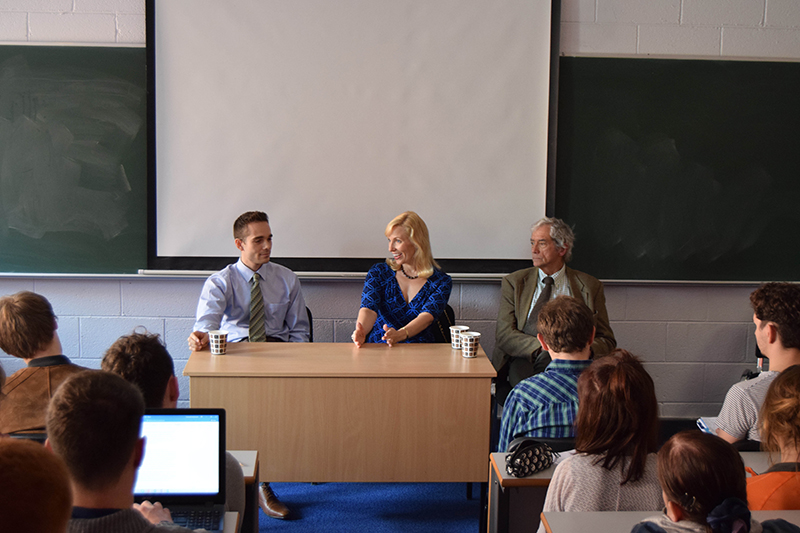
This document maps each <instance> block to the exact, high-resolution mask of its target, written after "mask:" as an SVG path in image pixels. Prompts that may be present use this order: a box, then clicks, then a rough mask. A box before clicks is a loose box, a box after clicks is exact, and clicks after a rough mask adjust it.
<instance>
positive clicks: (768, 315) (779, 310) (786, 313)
mask: <svg viewBox="0 0 800 533" xmlns="http://www.w3.org/2000/svg"><path fill="white" fill-rule="evenodd" d="M750 304H751V305H752V306H753V311H754V313H755V315H756V318H758V319H759V320H762V321H767V322H772V323H774V324H775V325H776V326H777V328H778V336H779V337H780V338H781V344H783V347H784V348H797V349H800V286H798V285H795V284H794V283H765V284H764V285H762V286H760V287H759V288H757V289H756V290H754V291H753V292H752V294H750Z"/></svg>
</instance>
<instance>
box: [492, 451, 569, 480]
mask: <svg viewBox="0 0 800 533" xmlns="http://www.w3.org/2000/svg"><path fill="white" fill-rule="evenodd" d="M506 455H508V454H507V453H496V452H495V453H490V454H489V462H490V463H491V465H492V469H494V473H495V475H496V476H497V480H498V482H499V483H500V486H501V487H503V488H506V487H547V486H548V485H550V480H551V479H552V478H553V472H555V471H556V466H558V465H557V464H553V465H551V466H550V468H545V469H544V470H542V471H541V472H536V473H535V474H533V475H531V476H528V477H514V476H512V475H510V474H508V472H506Z"/></svg>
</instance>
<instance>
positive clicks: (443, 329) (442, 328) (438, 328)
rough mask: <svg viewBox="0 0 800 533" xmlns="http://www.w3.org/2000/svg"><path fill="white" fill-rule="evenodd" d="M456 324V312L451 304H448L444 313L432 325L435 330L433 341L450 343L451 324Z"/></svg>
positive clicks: (432, 329)
mask: <svg viewBox="0 0 800 533" xmlns="http://www.w3.org/2000/svg"><path fill="white" fill-rule="evenodd" d="M455 325H456V313H455V311H453V308H452V307H450V304H447V305H446V306H445V308H444V311H442V314H441V315H439V317H438V318H437V319H436V320H434V322H433V324H431V325H430V328H431V331H433V338H434V341H433V342H439V343H442V342H446V343H447V344H450V326H455Z"/></svg>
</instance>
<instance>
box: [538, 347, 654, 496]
mask: <svg viewBox="0 0 800 533" xmlns="http://www.w3.org/2000/svg"><path fill="white" fill-rule="evenodd" d="M575 426H576V427H575V431H576V438H575V449H576V452H577V453H576V454H575V455H573V456H570V457H567V458H565V459H564V460H563V461H562V462H561V463H560V464H559V465H558V467H557V468H556V471H555V473H554V474H553V479H552V481H551V483H550V486H549V488H548V489H547V498H546V499H545V502H544V510H545V511H656V510H659V509H661V507H662V505H663V504H662V501H661V489H660V488H659V485H658V478H657V476H656V454H655V451H656V450H657V447H658V404H657V402H656V393H655V386H654V384H653V379H652V378H651V377H650V375H649V374H648V373H647V371H646V370H645V369H644V367H643V366H642V364H641V363H640V362H639V360H638V359H637V358H636V357H634V356H633V355H631V354H630V353H628V352H627V351H625V350H621V349H617V350H614V351H613V352H611V353H610V354H609V355H607V356H605V357H601V358H599V359H597V360H596V361H595V362H593V363H592V364H591V366H589V368H587V369H586V370H584V371H583V373H582V374H581V376H580V378H578V417H577V419H576V421H575Z"/></svg>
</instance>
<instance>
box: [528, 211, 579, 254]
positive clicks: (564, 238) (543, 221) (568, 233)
mask: <svg viewBox="0 0 800 533" xmlns="http://www.w3.org/2000/svg"><path fill="white" fill-rule="evenodd" d="M542 226H549V229H550V238H551V239H553V243H554V244H555V245H556V248H558V249H559V250H566V253H565V254H564V262H565V263H566V262H568V261H569V260H570V259H572V246H573V245H574V244H575V232H573V231H572V228H571V227H570V226H569V224H567V223H566V222H564V221H563V220H561V219H560V218H553V217H542V218H540V219H539V220H537V221H536V222H534V223H533V225H532V226H531V233H533V232H534V231H536V230H537V229H539V228H541V227H542Z"/></svg>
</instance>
